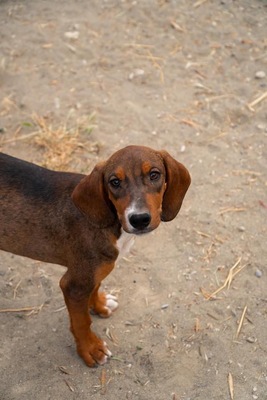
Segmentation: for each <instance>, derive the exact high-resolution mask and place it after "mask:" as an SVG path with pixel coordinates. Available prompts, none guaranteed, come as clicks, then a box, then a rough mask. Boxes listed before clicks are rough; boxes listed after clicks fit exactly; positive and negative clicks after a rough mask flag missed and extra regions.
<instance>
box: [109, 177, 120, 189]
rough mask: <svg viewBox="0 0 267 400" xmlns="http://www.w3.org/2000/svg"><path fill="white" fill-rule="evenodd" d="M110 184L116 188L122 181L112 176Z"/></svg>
mask: <svg viewBox="0 0 267 400" xmlns="http://www.w3.org/2000/svg"><path fill="white" fill-rule="evenodd" d="M109 183H110V185H111V186H112V187H114V188H118V187H120V184H121V181H120V180H119V179H118V178H112V179H110V181H109Z"/></svg>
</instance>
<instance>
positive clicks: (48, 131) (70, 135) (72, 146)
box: [33, 114, 98, 170]
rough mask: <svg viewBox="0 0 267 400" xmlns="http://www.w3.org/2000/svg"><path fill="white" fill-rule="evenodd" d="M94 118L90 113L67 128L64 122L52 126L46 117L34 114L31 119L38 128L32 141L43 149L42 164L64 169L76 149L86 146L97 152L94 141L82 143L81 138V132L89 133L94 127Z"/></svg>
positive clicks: (87, 148) (89, 149)
mask: <svg viewBox="0 0 267 400" xmlns="http://www.w3.org/2000/svg"><path fill="white" fill-rule="evenodd" d="M94 118H95V114H92V115H90V116H89V117H88V118H84V119H82V120H80V121H79V122H77V124H76V126H75V127H74V128H72V129H69V128H68V127H67V125H66V124H65V125H60V126H58V127H54V126H52V125H49V123H48V122H49V121H48V119H46V118H44V117H40V116H39V115H34V116H33V121H34V124H35V125H36V126H37V129H38V130H37V131H36V132H35V133H36V135H34V143H35V144H37V145H38V146H39V147H41V149H42V150H43V160H42V165H43V166H44V167H47V168H51V169H57V170H64V169H66V167H67V166H68V165H69V163H70V161H71V159H72V157H73V154H74V153H75V152H76V151H77V150H78V149H81V148H86V150H87V151H89V152H97V151H98V147H97V145H96V144H95V143H94V144H93V143H89V142H86V143H84V142H83V141H82V140H81V133H84V132H86V133H87V134H90V133H91V131H92V129H93V128H94V127H95V125H94V124H93V122H94Z"/></svg>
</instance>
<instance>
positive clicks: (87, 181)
mask: <svg viewBox="0 0 267 400" xmlns="http://www.w3.org/2000/svg"><path fill="white" fill-rule="evenodd" d="M105 164H106V163H105V162H103V163H100V164H97V165H96V166H95V168H94V169H93V171H92V172H91V174H90V175H88V176H86V177H85V178H83V179H82V180H81V182H80V183H79V184H78V185H77V186H76V188H75V189H74V191H73V193H72V196H71V197H72V200H73V202H74V204H75V206H76V207H77V208H78V209H79V210H80V211H82V212H83V213H84V214H86V215H87V217H88V219H89V221H90V223H92V225H94V226H96V227H98V228H106V227H108V226H110V225H112V223H113V222H114V221H115V218H116V215H115V210H114V208H113V205H112V203H111V201H110V200H109V199H108V196H107V193H106V190H105V187H104V168H105Z"/></svg>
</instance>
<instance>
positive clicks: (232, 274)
mask: <svg viewBox="0 0 267 400" xmlns="http://www.w3.org/2000/svg"><path fill="white" fill-rule="evenodd" d="M240 261H241V257H240V258H239V259H238V260H237V261H236V263H235V264H234V266H233V267H232V268H230V271H229V273H228V276H227V278H226V279H225V281H224V284H223V285H222V286H220V287H219V288H218V289H217V290H215V292H213V293H211V294H209V295H208V294H207V292H206V291H204V290H201V291H202V294H203V295H204V297H205V298H206V299H207V300H210V299H211V298H213V297H214V296H215V295H216V294H217V293H219V292H220V291H221V290H223V289H224V288H226V287H227V289H229V288H230V286H231V283H232V280H233V278H234V277H235V276H236V275H237V274H238V273H239V272H240V271H242V269H243V268H245V267H246V265H247V264H245V265H243V266H242V267H239V269H237V270H236V271H235V269H236V268H237V267H238V266H239V264H240Z"/></svg>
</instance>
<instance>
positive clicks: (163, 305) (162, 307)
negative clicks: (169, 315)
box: [161, 304, 169, 310]
mask: <svg viewBox="0 0 267 400" xmlns="http://www.w3.org/2000/svg"><path fill="white" fill-rule="evenodd" d="M168 307H169V304H162V306H161V309H162V310H165V309H166V308H168Z"/></svg>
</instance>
